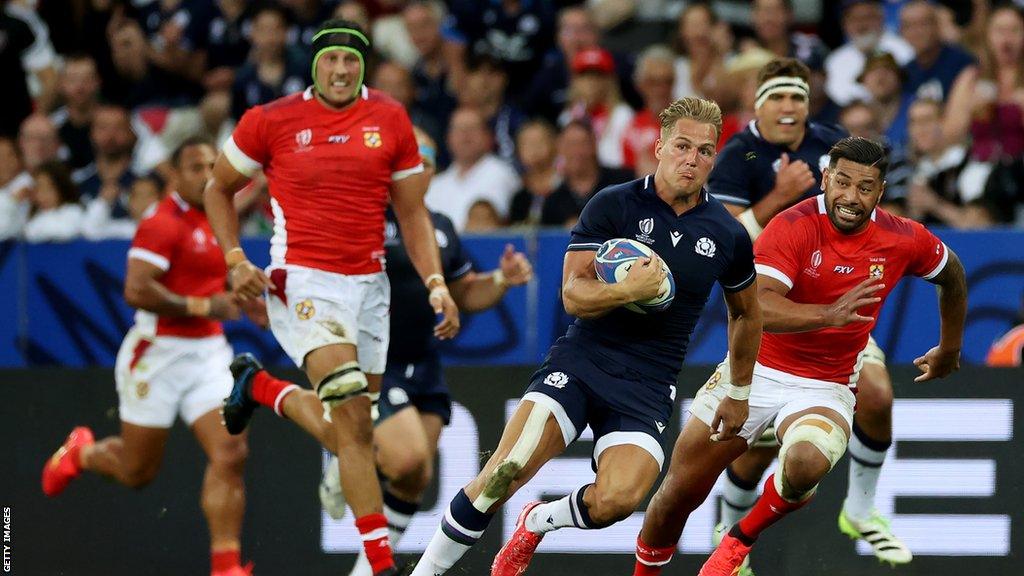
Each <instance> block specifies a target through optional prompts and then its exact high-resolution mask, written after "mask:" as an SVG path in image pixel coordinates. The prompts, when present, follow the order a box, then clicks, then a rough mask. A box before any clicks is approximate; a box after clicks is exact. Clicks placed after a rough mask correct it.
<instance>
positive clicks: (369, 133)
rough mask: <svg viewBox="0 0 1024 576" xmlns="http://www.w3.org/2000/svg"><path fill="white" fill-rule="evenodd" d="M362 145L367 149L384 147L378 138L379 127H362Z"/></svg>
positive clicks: (381, 140) (382, 141)
mask: <svg viewBox="0 0 1024 576" xmlns="http://www.w3.org/2000/svg"><path fill="white" fill-rule="evenodd" d="M363 145H364V146H366V147H367V148H380V147H381V146H383V145H384V140H383V139H382V138H381V137H380V126H363Z"/></svg>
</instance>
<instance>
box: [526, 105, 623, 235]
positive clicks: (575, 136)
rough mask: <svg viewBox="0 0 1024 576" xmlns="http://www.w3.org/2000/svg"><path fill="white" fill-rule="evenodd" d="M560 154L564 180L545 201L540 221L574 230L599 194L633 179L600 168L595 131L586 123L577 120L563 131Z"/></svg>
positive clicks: (560, 136) (609, 169)
mask: <svg viewBox="0 0 1024 576" xmlns="http://www.w3.org/2000/svg"><path fill="white" fill-rule="evenodd" d="M558 154H559V159H560V160H561V162H562V178H563V180H562V184H561V185H560V186H559V187H558V188H556V189H555V191H554V192H552V193H551V194H550V195H549V196H548V197H547V198H546V199H545V200H544V206H543V207H542V208H541V217H540V223H541V224H542V225H544V226H562V227H566V228H571V227H572V226H573V224H575V223H576V220H577V219H578V218H579V216H580V212H581V211H582V210H583V207H584V206H586V204H587V202H588V201H589V200H590V198H591V197H593V196H594V194H597V192H598V190H601V189H602V188H604V187H606V186H611V185H613V184H620V183H622V182H626V181H628V180H632V179H633V173H632V172H629V171H628V170H619V169H614V168H606V167H604V166H601V164H600V163H599V162H598V154H597V138H596V136H595V134H594V129H593V128H591V126H590V124H587V123H586V122H584V121H580V120H574V121H572V122H570V123H569V124H567V125H566V126H565V128H562V133H561V134H560V135H559V137H558Z"/></svg>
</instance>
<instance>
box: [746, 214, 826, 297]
mask: <svg viewBox="0 0 1024 576" xmlns="http://www.w3.org/2000/svg"><path fill="white" fill-rule="evenodd" d="M811 220H813V218H811V217H805V218H802V219H800V220H797V221H795V222H794V221H789V220H787V219H785V218H779V217H776V218H772V220H771V221H770V222H769V223H768V226H767V227H766V228H765V229H764V232H761V235H760V236H758V237H757V241H756V242H755V243H754V268H755V270H756V271H757V273H758V274H764V275H765V276H769V277H771V278H775V279H776V280H778V281H779V282H782V283H783V284H785V285H786V286H788V287H790V288H792V287H793V282H794V281H795V280H796V278H797V276H798V275H799V274H800V270H801V269H802V268H804V267H806V266H808V265H809V264H808V263H810V261H811V259H813V258H814V255H813V254H808V250H807V245H808V243H807V238H808V229H807V228H808V225H809V221H811ZM819 258H820V255H819Z"/></svg>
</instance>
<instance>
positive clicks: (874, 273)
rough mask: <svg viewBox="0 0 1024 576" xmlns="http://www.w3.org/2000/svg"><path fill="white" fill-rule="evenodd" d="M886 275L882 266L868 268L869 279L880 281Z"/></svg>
mask: <svg viewBox="0 0 1024 576" xmlns="http://www.w3.org/2000/svg"><path fill="white" fill-rule="evenodd" d="M884 273H885V266H884V265H882V264H872V265H871V266H870V267H869V268H868V277H869V278H874V279H876V280H877V279H880V278H881V277H882V274H884Z"/></svg>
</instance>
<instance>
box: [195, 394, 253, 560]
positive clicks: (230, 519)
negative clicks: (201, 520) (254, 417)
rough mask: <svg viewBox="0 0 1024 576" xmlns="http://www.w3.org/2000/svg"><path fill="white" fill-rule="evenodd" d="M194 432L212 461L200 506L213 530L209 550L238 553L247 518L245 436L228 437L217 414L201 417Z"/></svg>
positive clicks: (207, 472) (212, 412) (205, 477)
mask: <svg viewBox="0 0 1024 576" xmlns="http://www.w3.org/2000/svg"><path fill="white" fill-rule="evenodd" d="M192 432H193V433H194V434H195V436H196V439H197V440H198V441H199V443H200V445H202V447H203V450H204V451H205V452H206V457H207V459H208V460H209V461H208V463H207V465H206V474H205V475H204V477H203V488H202V495H201V497H200V504H201V506H202V508H203V514H204V515H205V516H206V523H207V525H208V526H209V529H210V549H211V550H212V551H214V552H217V551H220V550H238V549H240V548H241V533H242V517H243V516H244V514H245V483H244V477H243V475H244V471H245V459H246V455H247V452H248V448H247V446H246V438H245V435H244V434H243V435H239V436H232V435H230V434H228V433H227V430H225V429H224V426H223V425H221V423H220V415H219V414H218V413H217V411H216V410H214V411H211V412H207V413H206V414H204V415H202V416H200V417H199V418H198V419H197V420H196V421H195V422H194V423H193V424H192Z"/></svg>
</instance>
